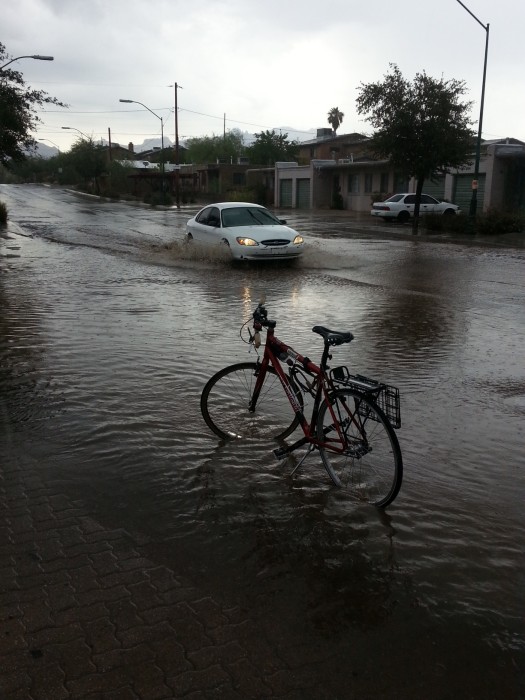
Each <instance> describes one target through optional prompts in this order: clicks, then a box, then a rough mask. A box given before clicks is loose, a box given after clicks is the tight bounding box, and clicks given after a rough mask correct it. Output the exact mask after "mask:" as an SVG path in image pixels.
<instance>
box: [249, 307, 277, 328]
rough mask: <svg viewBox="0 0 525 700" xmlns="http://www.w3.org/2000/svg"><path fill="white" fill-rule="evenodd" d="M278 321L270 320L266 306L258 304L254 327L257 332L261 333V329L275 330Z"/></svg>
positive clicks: (254, 315) (254, 313) (254, 316)
mask: <svg viewBox="0 0 525 700" xmlns="http://www.w3.org/2000/svg"><path fill="white" fill-rule="evenodd" d="M276 325H277V321H271V320H269V318H268V311H267V310H266V307H265V306H264V304H262V303H261V304H258V305H257V308H256V309H255V311H254V312H253V327H254V328H255V330H256V331H260V330H261V328H275V326H276Z"/></svg>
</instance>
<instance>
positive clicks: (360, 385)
mask: <svg viewBox="0 0 525 700" xmlns="http://www.w3.org/2000/svg"><path fill="white" fill-rule="evenodd" d="M330 377H331V379H332V381H333V382H335V384H342V385H343V386H345V387H348V388H349V389H354V390H355V391H357V392H359V393H361V394H364V395H365V396H367V395H370V397H371V398H372V399H373V400H374V401H375V403H376V404H377V405H378V407H379V408H380V409H381V410H382V411H383V413H385V415H386V417H387V418H388V420H389V421H390V423H391V424H392V426H393V427H394V428H400V427H401V397H400V395H399V389H398V388H397V387H395V386H390V385H389V384H383V382H378V381H376V380H375V379H369V378H368V377H365V376H363V375H362V374H350V372H349V371H348V367H344V366H341V367H334V368H333V369H332V370H330ZM358 412H359V414H360V415H361V416H363V418H371V419H372V420H377V418H376V417H375V416H374V415H373V414H372V413H371V412H370V411H369V410H367V408H366V407H365V406H363V407H362V408H361V407H359V409H358Z"/></svg>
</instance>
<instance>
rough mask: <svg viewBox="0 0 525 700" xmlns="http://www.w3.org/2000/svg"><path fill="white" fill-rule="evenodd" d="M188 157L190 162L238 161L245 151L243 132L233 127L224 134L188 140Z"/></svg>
mask: <svg viewBox="0 0 525 700" xmlns="http://www.w3.org/2000/svg"><path fill="white" fill-rule="evenodd" d="M186 148H187V156H186V157H187V159H188V160H189V162H190V163H216V162H217V161H221V160H223V161H226V162H227V163H230V162H234V163H235V162H236V161H237V158H238V157H239V156H241V155H242V154H243V153H244V142H243V137H242V133H241V132H240V131H239V130H238V129H232V130H231V131H228V133H226V134H224V135H223V136H216V135H213V136H203V137H201V138H193V139H188V140H187V141H186Z"/></svg>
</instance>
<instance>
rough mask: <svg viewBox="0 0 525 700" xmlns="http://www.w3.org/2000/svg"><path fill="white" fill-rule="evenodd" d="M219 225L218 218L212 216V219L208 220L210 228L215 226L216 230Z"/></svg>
mask: <svg viewBox="0 0 525 700" xmlns="http://www.w3.org/2000/svg"><path fill="white" fill-rule="evenodd" d="M219 223H220V222H219V219H218V218H217V217H216V216H210V218H209V219H208V226H213V227H214V228H217V226H218V225H219Z"/></svg>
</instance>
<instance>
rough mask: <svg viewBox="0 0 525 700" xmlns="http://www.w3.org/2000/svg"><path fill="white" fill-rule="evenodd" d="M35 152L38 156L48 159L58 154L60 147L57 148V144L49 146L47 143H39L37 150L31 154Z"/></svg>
mask: <svg viewBox="0 0 525 700" xmlns="http://www.w3.org/2000/svg"><path fill="white" fill-rule="evenodd" d="M34 153H36V155H37V156H40V157H41V158H45V159H46V160H47V159H48V158H53V157H54V156H56V155H58V153H59V151H58V148H55V146H48V145H46V144H45V143H37V145H36V151H34V152H32V153H31V155H33V154H34Z"/></svg>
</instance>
